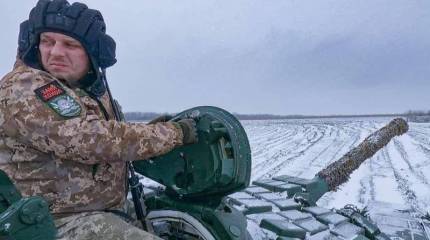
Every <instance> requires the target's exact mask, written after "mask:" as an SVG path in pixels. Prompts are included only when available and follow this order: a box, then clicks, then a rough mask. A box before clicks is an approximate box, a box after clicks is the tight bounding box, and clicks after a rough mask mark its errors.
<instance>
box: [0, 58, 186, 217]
mask: <svg viewBox="0 0 430 240" xmlns="http://www.w3.org/2000/svg"><path fill="white" fill-rule="evenodd" d="M100 104H102V105H104V107H105V109H106V112H108V114H109V115H110V118H111V119H112V118H113V116H112V109H111V107H110V101H109V98H108V97H107V96H103V97H102V98H101V99H100ZM181 144H182V131H181V130H180V129H178V128H177V127H175V126H174V125H173V124H172V123H157V124H150V125H149V124H143V123H125V122H117V121H114V120H106V118H105V116H104V115H103V111H102V109H101V107H100V105H99V103H98V102H97V101H95V100H94V99H92V98H91V97H89V96H88V95H87V94H86V93H85V92H84V91H83V90H80V89H71V88H69V87H67V86H66V85H65V84H63V83H62V82H60V81H59V80H57V79H55V78H54V77H53V76H51V75H50V74H48V73H47V72H44V71H40V70H36V69H33V68H30V67H27V66H25V65H19V64H18V65H16V66H15V68H14V70H13V71H12V72H11V73H9V74H7V75H6V76H5V77H4V78H3V79H2V80H1V82H0V169H1V170H3V171H5V172H6V173H7V174H8V176H9V177H10V178H11V179H12V181H13V182H14V183H15V185H16V186H17V188H18V189H19V190H20V191H21V193H22V194H23V195H24V196H31V195H39V196H42V197H44V198H45V199H46V200H48V202H49V203H50V209H51V212H52V213H53V214H54V216H56V217H57V216H63V215H69V214H73V213H78V212H85V211H94V210H105V209H115V208H119V207H120V206H121V205H122V204H123V202H124V200H125V188H126V177H127V176H126V172H127V171H126V164H125V162H126V161H132V160H139V159H148V158H150V157H153V156H156V155H160V154H163V153H166V152H168V151H170V150H171V149H173V148H174V147H176V146H178V145H181Z"/></svg>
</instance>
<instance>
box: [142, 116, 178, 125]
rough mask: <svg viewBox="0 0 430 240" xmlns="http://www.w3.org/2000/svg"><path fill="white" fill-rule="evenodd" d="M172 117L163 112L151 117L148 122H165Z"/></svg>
mask: <svg viewBox="0 0 430 240" xmlns="http://www.w3.org/2000/svg"><path fill="white" fill-rule="evenodd" d="M172 118H173V116H172V115H169V114H164V115H161V116H159V117H156V118H154V119H152V120H151V121H149V122H148V124H155V123H159V122H167V121H169V120H170V119H172Z"/></svg>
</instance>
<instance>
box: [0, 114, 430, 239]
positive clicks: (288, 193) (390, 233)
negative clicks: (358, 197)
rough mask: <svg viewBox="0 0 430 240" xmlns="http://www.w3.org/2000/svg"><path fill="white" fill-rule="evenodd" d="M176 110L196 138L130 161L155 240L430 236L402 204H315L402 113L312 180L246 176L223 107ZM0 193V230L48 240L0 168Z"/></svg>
mask: <svg viewBox="0 0 430 240" xmlns="http://www.w3.org/2000/svg"><path fill="white" fill-rule="evenodd" d="M182 118H193V119H195V120H196V122H197V129H198V137H199V143H198V144H194V145H188V146H183V147H180V148H177V149H175V150H174V151H172V152H170V153H168V154H166V155H163V156H159V157H156V158H153V159H146V160H145V161H135V162H133V167H134V169H135V170H136V171H137V172H138V173H139V174H141V175H142V176H145V177H147V178H150V179H152V180H154V181H156V182H158V183H159V184H160V186H152V185H151V186H149V185H148V186H145V187H144V190H143V193H144V194H143V198H142V202H143V203H144V210H145V224H146V226H145V227H146V229H147V231H149V232H151V233H153V234H155V235H157V236H159V237H161V238H163V239H206V240H230V239H231V240H236V239H241V240H242V239H244V240H248V239H249V240H250V239H276V240H281V239H363V240H365V239H377V240H379V239H407V240H409V239H420V240H421V239H422V240H427V239H429V240H430V238H429V231H430V217H429V216H428V215H427V216H423V215H420V213H418V212H416V211H414V210H413V209H409V208H407V207H405V206H399V205H394V204H390V203H383V202H371V203H369V205H368V206H367V207H366V208H365V209H359V208H357V207H356V206H353V205H346V206H339V207H338V208H336V209H326V208H323V207H320V206H318V205H317V201H318V199H319V198H321V196H323V195H324V194H325V193H326V192H329V191H335V190H336V189H337V188H338V186H340V185H341V184H343V183H345V182H346V181H348V178H349V175H350V174H351V173H352V172H353V171H354V170H355V169H357V168H358V167H359V166H360V164H361V163H363V162H364V161H365V160H366V159H368V158H370V157H371V156H373V155H374V154H375V153H376V152H377V151H378V150H380V149H381V148H383V147H384V146H385V145H386V144H387V143H388V142H389V141H390V140H391V139H392V138H394V137H395V136H399V135H401V134H403V133H405V132H406V131H408V125H407V123H406V122H405V121H404V120H403V119H394V120H392V121H391V122H390V123H388V124H387V125H386V126H385V127H383V128H381V129H379V130H378V131H376V132H374V133H372V134H371V135H370V136H368V137H367V138H366V139H365V140H364V141H363V142H362V143H361V144H359V145H358V146H356V147H355V148H353V149H352V150H350V151H349V152H348V153H346V154H345V155H344V156H343V157H341V158H340V159H338V160H337V161H335V162H333V163H332V164H330V165H329V166H327V167H325V168H324V169H322V170H321V171H319V172H318V173H317V174H316V176H315V177H314V178H312V179H302V178H297V177H293V176H287V175H283V176H276V177H272V178H270V179H262V180H258V181H254V182H250V174H251V150H250V146H249V142H248V138H247V136H246V133H245V131H244V129H243V127H242V126H241V124H240V122H239V121H238V120H237V119H236V118H235V117H234V116H233V115H231V114H230V113H228V112H227V111H225V110H223V109H220V108H216V107H209V106H203V107H196V108H192V109H189V110H186V111H184V112H181V113H179V114H178V115H176V116H175V117H174V118H173V119H172V120H171V121H178V120H180V119H182ZM0 194H1V196H2V198H1V199H2V201H1V203H2V205H1V206H0V207H1V209H0V210H1V211H0V212H1V214H0V238H1V236H8V237H10V238H11V239H54V236H55V227H54V226H53V224H52V217H51V216H50V215H49V212H48V209H47V205H46V202H44V200H43V199H41V198H40V197H31V198H22V197H21V196H20V194H19V192H18V191H17V190H16V189H15V188H14V186H13V184H12V183H11V182H10V180H9V179H8V178H7V176H5V175H4V174H3V175H0ZM29 201H30V202H31V204H29ZM28 216H30V217H28Z"/></svg>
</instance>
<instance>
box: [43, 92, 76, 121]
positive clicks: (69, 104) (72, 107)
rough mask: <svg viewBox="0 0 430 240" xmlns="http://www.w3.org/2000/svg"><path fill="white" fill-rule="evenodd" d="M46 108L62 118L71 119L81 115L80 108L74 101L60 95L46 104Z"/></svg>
mask: <svg viewBox="0 0 430 240" xmlns="http://www.w3.org/2000/svg"><path fill="white" fill-rule="evenodd" d="M47 104H48V106H49V107H50V108H52V109H53V110H54V111H55V112H56V113H58V114H59V115H60V116H62V117H66V118H72V117H77V116H79V115H80V114H81V106H80V105H79V103H78V102H76V100H75V99H73V98H72V97H70V96H69V95H67V94H62V95H60V96H58V97H55V98H53V99H51V100H49V101H48V102H47Z"/></svg>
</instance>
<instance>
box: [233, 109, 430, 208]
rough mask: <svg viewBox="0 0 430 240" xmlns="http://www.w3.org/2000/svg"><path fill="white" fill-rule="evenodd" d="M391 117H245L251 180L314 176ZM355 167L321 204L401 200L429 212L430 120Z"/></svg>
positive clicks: (323, 198) (393, 201)
mask: <svg viewBox="0 0 430 240" xmlns="http://www.w3.org/2000/svg"><path fill="white" fill-rule="evenodd" d="M390 120H391V119H389V118H357V119H350V118H348V119H312V120H270V121H243V122H242V123H243V125H244V127H245V130H246V132H247V134H248V137H249V141H250V144H251V150H252V177H251V178H252V180H257V179H262V178H268V177H272V176H279V175H284V174H287V175H292V176H297V177H303V178H309V179H310V178H312V177H313V176H314V175H315V174H316V173H317V172H318V171H320V170H321V169H322V168H324V167H325V166H327V165H328V164H330V163H331V162H333V161H335V160H337V159H339V158H340V157H341V156H342V155H343V154H345V153H346V152H348V151H349V150H350V149H351V148H352V147H354V146H357V145H358V144H359V143H360V142H361V141H362V140H364V138H365V137H366V136H368V135H369V134H370V133H372V132H374V131H375V130H377V129H379V128H381V127H383V126H384V125H386V124H387V123H388V122H389V121H390ZM409 126H410V129H409V132H408V133H406V134H404V135H403V136H400V137H396V138H395V139H393V140H392V141H391V142H390V143H389V144H388V145H387V146H386V147H385V148H383V149H381V150H380V151H379V152H378V153H377V154H376V155H375V156H373V157H372V158H371V159H368V160H367V161H366V162H364V163H363V165H362V166H361V167H360V168H359V169H358V170H356V171H355V172H354V173H353V174H352V175H351V179H350V181H349V182H347V183H345V184H343V185H342V186H341V187H340V188H339V190H338V191H337V192H332V193H327V194H325V195H324V196H323V197H322V198H321V199H320V200H319V202H318V204H319V205H320V206H323V207H327V208H332V207H343V206H344V205H345V204H347V203H352V204H355V205H357V206H359V207H364V206H365V205H366V204H367V203H368V202H369V201H371V200H377V201H385V202H391V203H400V204H405V205H407V206H411V207H412V208H414V209H416V210H418V211H421V212H425V211H430V123H410V125H409Z"/></svg>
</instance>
